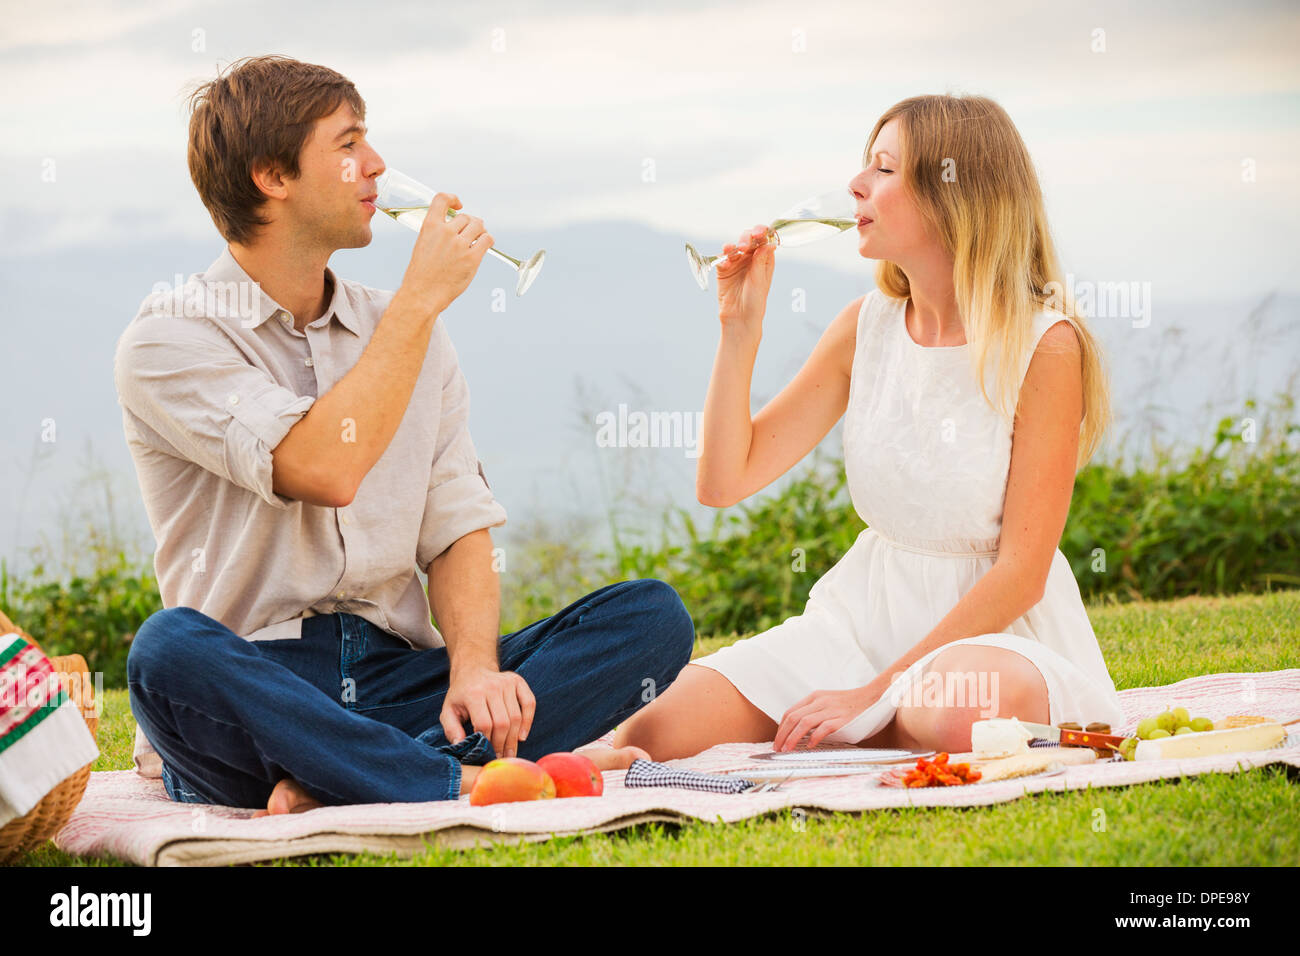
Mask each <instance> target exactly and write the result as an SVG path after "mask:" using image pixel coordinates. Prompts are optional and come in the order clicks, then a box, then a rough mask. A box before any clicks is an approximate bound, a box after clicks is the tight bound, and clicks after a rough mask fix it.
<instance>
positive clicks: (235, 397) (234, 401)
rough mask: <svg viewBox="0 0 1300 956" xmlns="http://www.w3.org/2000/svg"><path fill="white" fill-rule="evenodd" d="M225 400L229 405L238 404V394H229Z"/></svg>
mask: <svg viewBox="0 0 1300 956" xmlns="http://www.w3.org/2000/svg"><path fill="white" fill-rule="evenodd" d="M226 401H228V402H230V404H231V405H238V404H239V396H238V395H231V396H230V398H228V399H226Z"/></svg>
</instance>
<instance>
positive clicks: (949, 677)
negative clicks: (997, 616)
mask: <svg viewBox="0 0 1300 956" xmlns="http://www.w3.org/2000/svg"><path fill="white" fill-rule="evenodd" d="M991 717H1019V718H1020V719H1021V720H1027V721H1031V722H1035V723H1047V721H1048V718H1049V702H1048V694H1047V682H1046V681H1045V680H1044V679H1043V675H1042V673H1041V672H1040V671H1039V670H1038V667H1037V666H1036V665H1035V664H1034V663H1033V661H1031V660H1029V659H1028V658H1027V657H1025V656H1024V655H1022V654H1018V653H1016V652H1014V651H1009V650H1006V649H1004V648H991V647H983V646H980V645H971V644H963V645H958V646H956V647H950V648H946V649H945V650H943V651H941V652H940V653H938V654H936V655H935V656H934V659H933V660H932V661H931V663H930V666H929V667H928V668H927V669H926V672H925V673H924V674H923V675H922V676H921V678H919V679H918V680H917V681H916V683H914V684H913V685H912V687H911V688H910V690H909V692H908V693H907V694H906V695H905V696H904V697H903V703H902V705H901V706H900V708H899V712H898V716H897V720H898V723H899V725H900V727H901V728H903V730H904V731H905V732H906V733H908V734H909V735H910V736H911V737H912V738H914V739H916V740H918V741H920V742H922V743H923V744H924V745H925V746H929V747H935V748H937V749H949V750H951V749H959V750H967V749H969V747H970V727H971V724H972V723H974V722H975V721H977V720H986V719H988V718H991Z"/></svg>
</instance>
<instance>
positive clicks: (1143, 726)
mask: <svg viewBox="0 0 1300 956" xmlns="http://www.w3.org/2000/svg"><path fill="white" fill-rule="evenodd" d="M1155 729H1156V719H1155V718H1154V717H1147V718H1145V719H1144V720H1141V721H1139V722H1138V725H1137V731H1136V733H1137V736H1138V739H1139V740H1150V739H1151V731H1153V730H1155Z"/></svg>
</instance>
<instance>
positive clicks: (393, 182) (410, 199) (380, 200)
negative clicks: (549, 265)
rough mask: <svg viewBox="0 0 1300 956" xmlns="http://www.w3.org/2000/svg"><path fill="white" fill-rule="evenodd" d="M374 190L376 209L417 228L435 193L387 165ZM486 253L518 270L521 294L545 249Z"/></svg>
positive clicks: (517, 291) (492, 249)
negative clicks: (524, 255)
mask: <svg viewBox="0 0 1300 956" xmlns="http://www.w3.org/2000/svg"><path fill="white" fill-rule="evenodd" d="M375 190H376V192H378V193H379V195H378V197H377V198H376V199H375V208H376V209H378V210H379V211H380V212H382V213H384V214H385V215H387V216H389V217H391V218H392V219H393V220H394V221H395V222H400V223H401V224H402V225H403V226H406V227H407V228H408V229H414V230H415V231H416V232H419V231H420V226H421V225H423V224H424V217H425V216H426V215H427V214H428V212H429V203H431V202H433V197H434V195H435V194H434V191H433V190H432V189H430V188H429V187H428V186H425V185H424V184H422V183H419V182H417V181H416V180H414V179H412V178H411V177H410V176H407V175H406V174H405V173H400V172H398V171H397V170H395V169H389V170H387V171H386V172H385V173H384V174H383V175H382V176H380V177H379V179H378V180H377V181H376V183H375ZM455 215H456V210H455V209H448V210H447V218H448V219H451V218H452V217H454V216H455ZM488 255H490V256H494V257H495V258H497V259H500V260H501V261H502V262H504V263H506V264H507V265H508V266H510V267H511V268H512V269H514V270H515V271H516V272H517V273H518V274H519V280H518V282H516V283H515V295H523V294H524V293H525V292H527V291H528V287H529V286H530V285H532V284H533V280H534V279H536V278H537V275H538V273H540V272H541V271H542V262H543V261H544V260H545V258H546V250H545V249H539V250H538V251H537V252H535V253H533V254H532V255H531V256H529V257H528V258H527V259H526V260H523V261H520V260H519V259H516V258H515V257H514V256H508V255H506V254H505V253H504V252H501V251H500V250H498V249H497V248H496V246H491V247H490V248H489V249H488Z"/></svg>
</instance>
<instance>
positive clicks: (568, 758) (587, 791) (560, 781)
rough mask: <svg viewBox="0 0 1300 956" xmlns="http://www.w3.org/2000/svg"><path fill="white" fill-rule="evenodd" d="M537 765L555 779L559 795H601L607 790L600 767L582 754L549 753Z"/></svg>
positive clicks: (556, 790) (557, 794)
mask: <svg viewBox="0 0 1300 956" xmlns="http://www.w3.org/2000/svg"><path fill="white" fill-rule="evenodd" d="M537 765H538V766H539V767H541V768H542V769H543V770H545V771H546V772H547V773H548V774H550V777H551V779H552V780H554V781H555V795H556V796H557V797H599V796H600V795H601V794H602V793H604V792H605V778H604V777H602V776H601V775H600V770H599V768H597V766H596V765H595V764H594V763H592V762H591V760H590V758H588V757H584V756H583V755H582V754H574V753H558V754H547V755H546V756H545V757H543V758H542V759H541V760H539V761H537Z"/></svg>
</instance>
